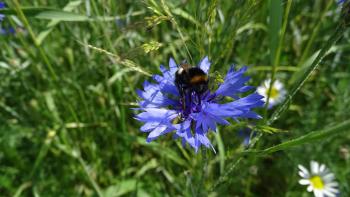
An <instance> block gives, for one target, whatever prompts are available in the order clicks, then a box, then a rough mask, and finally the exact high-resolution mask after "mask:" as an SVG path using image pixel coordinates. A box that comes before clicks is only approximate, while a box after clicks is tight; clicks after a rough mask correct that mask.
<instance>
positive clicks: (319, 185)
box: [310, 176, 324, 189]
mask: <svg viewBox="0 0 350 197" xmlns="http://www.w3.org/2000/svg"><path fill="white" fill-rule="evenodd" d="M310 182H311V184H312V186H313V187H314V188H315V189H323V188H324V183H323V180H322V179H321V177H320V176H313V177H311V178H310Z"/></svg>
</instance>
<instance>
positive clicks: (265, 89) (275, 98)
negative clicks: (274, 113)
mask: <svg viewBox="0 0 350 197" xmlns="http://www.w3.org/2000/svg"><path fill="white" fill-rule="evenodd" d="M270 83H271V79H267V80H265V81H264V82H263V84H262V85H260V86H259V87H258V88H257V92H258V93H259V94H260V95H262V96H264V101H265V102H266V100H267V95H268V93H269V88H270ZM286 94H287V91H286V90H285V89H284V85H283V83H281V82H280V81H279V80H277V79H276V80H275V82H274V83H273V85H272V88H271V93H270V99H269V108H271V107H273V106H275V105H277V104H279V103H281V102H282V101H283V100H284V99H285V97H286Z"/></svg>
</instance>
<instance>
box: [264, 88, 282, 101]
mask: <svg viewBox="0 0 350 197" xmlns="http://www.w3.org/2000/svg"><path fill="white" fill-rule="evenodd" d="M268 94H269V89H267V90H266V95H268ZM278 95H279V92H278V90H277V89H276V88H274V87H272V88H271V93H270V98H273V99H276V98H277V97H278Z"/></svg>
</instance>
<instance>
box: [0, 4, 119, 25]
mask: <svg viewBox="0 0 350 197" xmlns="http://www.w3.org/2000/svg"><path fill="white" fill-rule="evenodd" d="M22 11H23V13H24V15H25V16H26V17H34V18H37V19H45V20H61V21H70V22H72V21H76V22H79V21H95V20H97V21H113V20H115V19H116V17H114V16H103V17H101V16H97V17H89V16H86V15H82V14H76V13H73V12H67V11H62V10H58V9H54V8H48V7H22ZM0 14H5V15H16V14H17V13H16V10H15V9H9V8H6V9H1V10H0Z"/></svg>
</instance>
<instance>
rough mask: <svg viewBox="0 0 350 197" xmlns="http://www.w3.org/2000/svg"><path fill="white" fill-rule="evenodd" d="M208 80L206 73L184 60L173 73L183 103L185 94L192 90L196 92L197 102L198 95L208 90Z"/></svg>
mask: <svg viewBox="0 0 350 197" xmlns="http://www.w3.org/2000/svg"><path fill="white" fill-rule="evenodd" d="M208 82H209V78H208V75H207V74H206V73H205V72H204V71H203V70H202V69H200V68H199V67H194V66H191V65H190V64H188V63H187V62H185V61H184V62H183V63H181V64H180V66H179V69H178V70H177V71H176V73H175V85H176V87H177V89H178V91H179V93H180V97H181V98H182V99H183V103H185V102H184V100H185V98H184V97H185V95H186V94H187V93H192V92H195V93H196V95H197V97H198V102H200V95H201V94H203V93H204V92H206V91H207V90H208ZM190 99H191V97H190ZM183 107H184V106H183Z"/></svg>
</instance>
